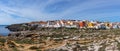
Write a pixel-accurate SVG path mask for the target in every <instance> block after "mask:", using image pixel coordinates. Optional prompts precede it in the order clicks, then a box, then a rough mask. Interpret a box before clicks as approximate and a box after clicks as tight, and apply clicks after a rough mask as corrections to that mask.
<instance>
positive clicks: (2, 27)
mask: <svg viewBox="0 0 120 51" xmlns="http://www.w3.org/2000/svg"><path fill="white" fill-rule="evenodd" d="M6 26H7V25H0V35H2V36H7V35H8V34H9V32H10V31H9V30H8V29H7V28H5V27H6Z"/></svg>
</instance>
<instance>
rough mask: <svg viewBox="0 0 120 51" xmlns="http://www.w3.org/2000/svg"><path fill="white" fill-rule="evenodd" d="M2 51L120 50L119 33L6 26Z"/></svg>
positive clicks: (0, 48) (114, 31)
mask: <svg viewBox="0 0 120 51" xmlns="http://www.w3.org/2000/svg"><path fill="white" fill-rule="evenodd" d="M6 28H8V29H9V30H10V31H11V32H10V33H9V35H8V36H6V37H3V36H0V51H109V50H113V51H114V50H115V51H119V50H120V38H119V37H120V32H119V31H120V30H119V29H109V30H94V29H89V30H88V29H77V28H69V29H68V28H43V27H41V28H40V27H39V28H38V27H37V26H36V25H34V26H31V25H29V24H27V23H24V24H13V25H10V26H7V27H6Z"/></svg>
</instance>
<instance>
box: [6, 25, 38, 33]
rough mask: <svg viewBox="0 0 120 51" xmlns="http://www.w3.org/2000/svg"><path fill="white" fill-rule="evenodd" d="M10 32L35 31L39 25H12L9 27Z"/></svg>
mask: <svg viewBox="0 0 120 51" xmlns="http://www.w3.org/2000/svg"><path fill="white" fill-rule="evenodd" d="M6 28H8V30H10V31H12V32H17V31H26V30H35V29H36V28H37V25H33V26H32V25H30V24H28V23H22V24H12V25H9V26H7V27H6Z"/></svg>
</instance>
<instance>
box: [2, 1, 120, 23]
mask: <svg viewBox="0 0 120 51" xmlns="http://www.w3.org/2000/svg"><path fill="white" fill-rule="evenodd" d="M60 19H75V20H99V21H111V22H120V0H0V24H1V25H3V24H15V23H23V22H30V21H40V20H60Z"/></svg>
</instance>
